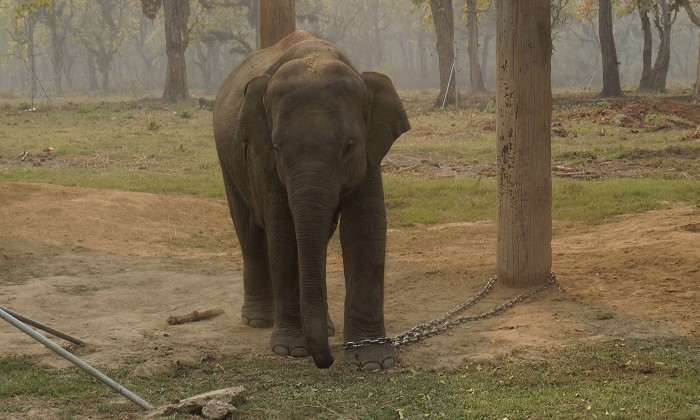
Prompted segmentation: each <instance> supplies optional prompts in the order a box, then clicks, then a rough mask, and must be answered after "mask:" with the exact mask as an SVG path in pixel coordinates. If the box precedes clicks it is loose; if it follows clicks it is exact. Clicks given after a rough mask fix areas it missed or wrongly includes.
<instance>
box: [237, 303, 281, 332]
mask: <svg viewBox="0 0 700 420" xmlns="http://www.w3.org/2000/svg"><path fill="white" fill-rule="evenodd" d="M241 320H242V321H243V324H245V325H247V326H249V327H253V328H270V327H272V326H273V325H274V323H275V321H274V320H275V311H274V310H273V306H272V302H268V301H253V302H249V301H245V302H244V303H243V309H241Z"/></svg>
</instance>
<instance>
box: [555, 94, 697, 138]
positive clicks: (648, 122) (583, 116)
mask: <svg viewBox="0 0 700 420" xmlns="http://www.w3.org/2000/svg"><path fill="white" fill-rule="evenodd" d="M598 104H599V105H598V106H597V107H593V108H592V107H590V106H586V107H585V108H578V107H576V108H573V109H564V110H557V111H555V112H554V114H553V117H552V120H553V122H554V124H555V125H556V124H557V123H562V122H564V121H567V120H572V119H575V120H578V121H589V122H593V123H597V124H609V125H617V126H621V127H627V128H634V129H641V128H645V129H648V130H651V131H658V130H667V129H684V128H692V127H697V126H700V110H699V109H698V108H697V107H696V106H694V105H692V104H690V103H687V102H680V101H676V100H671V99H652V98H648V99H640V98H629V99H616V100H611V101H610V102H606V101H601V102H598Z"/></svg>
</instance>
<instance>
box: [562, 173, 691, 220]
mask: <svg viewBox="0 0 700 420" xmlns="http://www.w3.org/2000/svg"><path fill="white" fill-rule="evenodd" d="M679 203H684V204H692V205H700V189H699V188H698V184H697V181H693V180H678V179H669V180H659V179H610V180H603V181H572V180H561V179H555V180H554V183H553V205H552V207H553V217H554V219H556V220H567V221H575V222H585V223H592V224H598V223H603V222H605V221H606V220H608V219H609V218H610V217H612V216H617V215H620V214H628V213H642V212H645V211H649V210H660V209H667V208H670V207H672V206H674V205H677V204H679Z"/></svg>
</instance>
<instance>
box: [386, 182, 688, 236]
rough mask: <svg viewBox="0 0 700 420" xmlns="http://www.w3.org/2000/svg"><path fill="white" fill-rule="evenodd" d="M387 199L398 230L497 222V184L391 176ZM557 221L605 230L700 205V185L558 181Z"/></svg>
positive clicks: (555, 185) (555, 189) (391, 220)
mask: <svg viewBox="0 0 700 420" xmlns="http://www.w3.org/2000/svg"><path fill="white" fill-rule="evenodd" d="M384 182H385V186H386V188H385V197H386V206H387V214H388V218H389V224H390V225H391V226H392V227H397V226H411V225H415V224H435V223H449V222H464V221H476V220H486V219H488V220H493V219H495V218H496V200H497V196H496V181H495V180H493V179H486V178H481V179H474V178H448V179H444V178H441V179H427V178H423V177H407V176H397V175H391V174H389V175H385V176H384ZM552 189H553V192H552V196H553V203H552V212H553V218H554V219H555V220H563V221H569V222H584V223H588V224H600V223H604V222H605V221H607V220H609V219H610V218H611V217H613V216H617V215H620V214H627V213H641V212H645V211H649V210H659V209H666V208H670V207H672V206H674V205H678V204H691V205H700V187H699V186H698V181H694V180H677V179H675V180H673V179H672V180H664V179H610V180H604V181H577V180H567V179H555V180H554V182H553V186H552Z"/></svg>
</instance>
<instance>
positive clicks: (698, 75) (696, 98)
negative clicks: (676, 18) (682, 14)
mask: <svg viewBox="0 0 700 420" xmlns="http://www.w3.org/2000/svg"><path fill="white" fill-rule="evenodd" d="M680 4H681V6H683V8H684V9H685V11H686V12H687V13H688V17H689V18H690V21H691V22H693V23H694V24H695V26H697V27H698V28H700V16H698V15H697V13H695V11H694V10H693V8H692V7H690V3H688V0H681V2H680ZM690 101H691V102H692V103H693V104H695V105H700V52H698V65H697V69H696V70H695V87H693V94H692V96H691V97H690Z"/></svg>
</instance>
